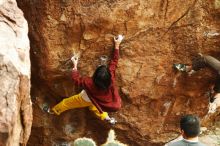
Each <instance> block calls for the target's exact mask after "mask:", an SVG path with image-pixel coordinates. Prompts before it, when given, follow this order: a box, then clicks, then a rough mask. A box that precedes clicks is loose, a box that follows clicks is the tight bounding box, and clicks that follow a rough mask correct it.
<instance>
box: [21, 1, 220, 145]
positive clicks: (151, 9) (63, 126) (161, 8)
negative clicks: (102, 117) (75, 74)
mask: <svg viewBox="0 0 220 146" xmlns="http://www.w3.org/2000/svg"><path fill="white" fill-rule="evenodd" d="M18 3H19V6H20V8H22V10H23V11H24V13H25V17H26V18H27V20H28V22H29V29H30V35H29V36H30V40H31V60H32V83H33V88H32V89H33V90H32V91H33V92H32V98H33V101H34V102H35V104H34V124H33V132H32V136H31V139H30V141H29V144H30V145H34V144H35V145H41V146H42V145H51V144H57V143H66V142H68V141H71V140H73V139H75V138H78V137H80V136H89V137H92V138H93V139H95V140H97V141H98V142H99V143H103V142H104V137H106V136H105V135H107V131H108V129H109V126H108V125H107V124H105V123H103V122H101V121H99V120H96V119H95V118H94V117H93V116H92V115H91V114H90V112H89V111H85V110H79V109H76V110H71V111H68V112H65V113H63V114H62V115H61V116H59V117H56V116H51V115H48V114H46V113H44V112H43V111H42V110H41V109H42V107H44V106H45V105H50V106H53V105H54V104H56V103H58V102H59V101H61V100H62V99H63V97H68V96H71V95H73V94H76V93H78V92H79V90H77V89H75V87H74V86H73V83H72V81H71V79H70V76H69V73H70V71H71V67H72V64H71V62H70V61H69V59H70V57H71V56H72V55H73V52H74V51H79V52H81V58H80V63H79V70H80V72H81V73H82V75H88V76H91V75H92V74H93V71H94V70H95V68H96V66H97V65H98V60H99V56H101V55H108V56H109V57H110V55H111V52H112V48H113V41H112V37H113V36H115V35H117V34H124V35H125V41H124V42H123V43H122V45H121V49H120V55H121V56H120V60H119V64H118V69H117V83H118V87H119V91H120V94H121V97H122V100H123V107H122V109H121V110H120V111H119V112H118V113H113V116H115V117H116V118H117V119H118V124H117V125H116V126H115V127H114V128H115V131H116V133H117V134H118V138H119V140H120V141H122V142H123V143H128V144H130V145H135V146H138V145H140V146H143V145H149V146H150V145H154V146H156V145H157V144H158V145H162V144H163V143H165V142H167V141H169V140H171V139H173V138H175V137H176V136H177V135H178V134H179V132H178V121H179V118H180V117H181V116H182V115H184V114H197V115H198V116H199V117H201V119H202V120H204V119H205V118H206V117H207V116H206V115H207V112H208V106H209V99H208V97H207V95H206V92H207V91H208V90H209V86H210V85H211V84H212V83H213V82H214V80H215V75H216V73H215V72H213V71H212V70H211V69H209V68H206V69H203V70H201V71H199V72H197V73H196V74H194V75H192V76H187V75H186V74H180V73H177V72H176V71H175V70H174V69H173V68H172V65H173V63H178V62H183V63H187V64H190V63H191V60H192V59H193V58H194V57H196V55H197V53H204V54H209V55H213V56H215V57H217V58H218V59H220V58H219V54H220V53H219V43H220V42H219V41H220V39H219V36H220V34H219V33H220V28H219V24H220V17H219V14H220V7H219V1H218V0H211V1H204V0H187V1H186V0H175V1H168V0H148V1H146V0H105V1H103V0H80V1H75V0H56V1H45V0H35V1H34V0H18ZM205 120H206V121H208V122H205V123H206V124H210V122H211V121H213V120H209V119H208V120H207V119H205ZM39 133H40V134H39Z"/></svg>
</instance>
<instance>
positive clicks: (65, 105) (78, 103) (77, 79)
mask: <svg viewBox="0 0 220 146" xmlns="http://www.w3.org/2000/svg"><path fill="white" fill-rule="evenodd" d="M122 40H123V36H122V35H118V37H117V38H114V42H115V49H114V54H113V58H112V60H111V61H110V64H109V67H107V65H100V66H99V67H98V68H97V69H96V70H95V72H94V74H93V76H92V77H81V76H80V74H79V72H78V70H77V64H78V59H79V55H77V54H76V55H74V56H73V57H72V58H71V60H72V62H73V64H74V67H73V69H72V79H73V81H74V84H75V85H77V86H80V87H82V88H83V90H82V91H81V92H80V93H79V94H77V95H74V96H71V97H69V98H66V99H63V100H62V101H61V102H60V103H58V104H57V105H55V106H54V107H53V108H52V112H54V113H55V114H56V115H60V114H61V113H62V112H64V111H66V110H69V109H74V108H82V107H89V110H91V111H92V112H94V113H95V115H96V116H97V117H98V118H100V119H101V120H106V121H108V122H109V123H111V124H115V123H116V120H115V119H114V118H110V117H109V115H108V113H107V112H114V111H117V110H119V108H120V107H121V98H120V96H119V93H118V90H117V89H116V87H115V70H116V67H117V63H118V58H119V46H120V44H121V42H122Z"/></svg>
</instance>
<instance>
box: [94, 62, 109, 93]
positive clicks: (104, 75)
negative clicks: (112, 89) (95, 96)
mask: <svg viewBox="0 0 220 146" xmlns="http://www.w3.org/2000/svg"><path fill="white" fill-rule="evenodd" d="M93 82H94V84H95V86H96V87H98V88H100V89H102V90H106V89H108V87H109V86H110V84H111V73H110V71H109V69H108V68H107V66H105V65H101V66H99V67H98V68H97V69H96V71H95V72H94V74H93Z"/></svg>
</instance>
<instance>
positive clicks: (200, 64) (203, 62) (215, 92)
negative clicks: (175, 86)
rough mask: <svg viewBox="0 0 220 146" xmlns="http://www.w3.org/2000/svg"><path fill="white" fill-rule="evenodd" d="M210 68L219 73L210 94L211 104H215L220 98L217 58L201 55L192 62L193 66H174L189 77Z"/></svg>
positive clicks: (219, 70) (219, 66)
mask: <svg viewBox="0 0 220 146" xmlns="http://www.w3.org/2000/svg"><path fill="white" fill-rule="evenodd" d="M206 66H210V67H211V68H213V69H214V70H216V71H217V72H218V77H217V79H216V82H215V83H214V84H213V85H212V87H211V90H210V92H209V93H208V94H209V97H210V102H211V103H212V102H214V101H215V99H216V98H220V61H219V60H217V59H216V58H214V57H212V56H208V55H202V54H199V56H198V57H197V58H195V59H194V60H193V61H192V65H186V64H174V65H173V67H174V68H175V69H177V70H178V71H181V72H187V73H188V75H192V74H193V73H195V72H196V71H198V70H200V69H202V68H204V67H206Z"/></svg>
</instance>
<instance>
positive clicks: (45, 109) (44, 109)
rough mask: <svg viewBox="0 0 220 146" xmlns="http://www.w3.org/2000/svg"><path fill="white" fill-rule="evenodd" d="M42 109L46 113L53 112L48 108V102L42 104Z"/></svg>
mask: <svg viewBox="0 0 220 146" xmlns="http://www.w3.org/2000/svg"><path fill="white" fill-rule="evenodd" d="M43 111H45V112H47V113H48V114H54V112H53V111H52V110H51V109H50V107H49V106H48V104H45V105H44V106H43Z"/></svg>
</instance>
